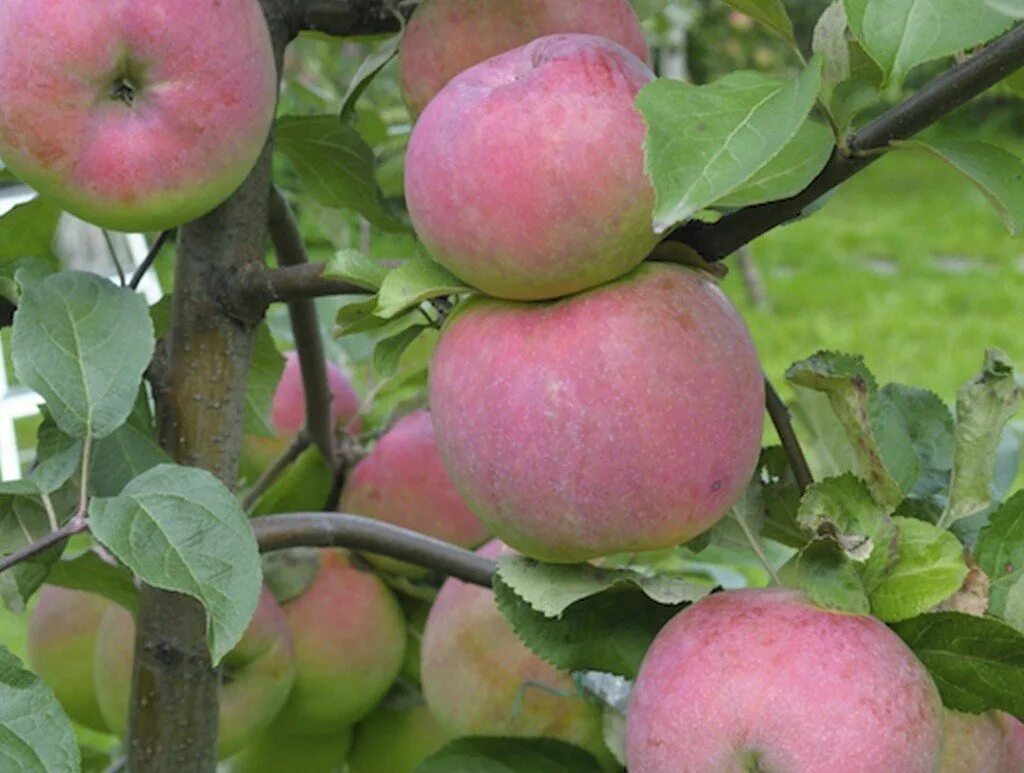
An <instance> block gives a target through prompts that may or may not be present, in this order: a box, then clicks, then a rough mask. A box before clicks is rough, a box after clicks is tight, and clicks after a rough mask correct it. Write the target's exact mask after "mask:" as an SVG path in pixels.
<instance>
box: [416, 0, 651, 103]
mask: <svg viewBox="0 0 1024 773" xmlns="http://www.w3.org/2000/svg"><path fill="white" fill-rule="evenodd" d="M558 32H582V33H586V34H590V35H601V36H603V37H606V38H610V39H611V40H614V41H615V42H616V43H619V44H620V45H622V46H624V47H626V48H628V49H629V50H630V51H632V52H633V53H634V54H636V55H637V56H638V57H639V58H640V59H642V60H643V61H644V62H647V63H648V64H650V54H649V52H648V51H647V43H646V42H645V41H644V32H643V30H642V29H641V27H640V20H639V19H637V17H636V12H635V11H634V10H633V6H632V5H631V4H630V3H629V1H628V0H588V1H587V2H586V3H581V2H579V1H578V0H425V2H423V3H421V4H420V5H419V6H418V7H417V8H416V12H415V13H414V14H413V15H412V19H410V20H409V24H408V25H407V26H406V28H405V33H404V34H403V35H402V46H401V48H400V49H399V68H400V78H401V81H402V92H403V94H404V95H405V101H406V103H407V104H408V105H409V108H410V109H411V110H412V111H413V113H420V112H422V111H423V108H424V107H426V105H427V103H428V102H429V101H430V100H431V99H433V98H434V95H435V94H437V92H439V91H440V90H441V89H442V88H443V87H444V85H445V84H446V83H448V81H450V80H451V79H452V78H454V77H455V76H456V75H458V74H459V73H460V72H462V71H463V70H468V69H469V68H470V67H472V66H473V65H475V64H479V63H480V62H482V61H484V60H485V59H490V58H491V57H492V56H495V55H497V54H501V53H504V52H505V51H508V50H509V49H511V48H517V47H518V46H522V45H526V44H527V43H529V42H530V41H531V40H535V39H536V38H540V37H543V36H545V35H553V34H555V33H558Z"/></svg>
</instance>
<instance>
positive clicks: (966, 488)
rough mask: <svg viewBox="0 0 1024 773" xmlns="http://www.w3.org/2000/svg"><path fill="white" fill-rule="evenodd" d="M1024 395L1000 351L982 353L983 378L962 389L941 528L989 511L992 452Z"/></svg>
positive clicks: (994, 453) (957, 399) (957, 400)
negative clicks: (950, 473)
mask: <svg viewBox="0 0 1024 773" xmlns="http://www.w3.org/2000/svg"><path fill="white" fill-rule="evenodd" d="M1022 392H1024V390H1022V389H1021V387H1020V386H1019V385H1018V384H1017V380H1016V378H1015V377H1014V373H1013V365H1011V364H1010V361H1009V360H1008V359H1007V358H1006V355H1005V354H1004V353H1003V352H1001V351H999V350H998V349H989V350H988V351H986V352H985V364H984V366H983V367H982V370H981V373H979V374H978V375H977V376H976V377H975V378H973V379H971V380H970V381H968V382H967V383H966V384H964V386H963V387H961V388H960V391H959V392H958V393H957V398H956V451H955V454H954V459H953V479H952V482H951V483H950V487H949V502H948V503H947V505H946V509H945V511H944V512H943V513H942V517H941V519H940V520H939V525H940V526H944V527H945V526H949V525H950V524H953V523H956V522H957V521H959V520H961V519H962V518H969V517H970V516H972V515H974V514H976V513H978V512H980V511H982V510H984V509H985V508H986V507H988V506H989V504H990V502H991V494H990V491H989V486H990V484H991V481H992V472H993V468H994V465H995V460H996V451H997V449H998V448H999V442H1000V440H1001V439H1002V433H1003V428H1004V427H1005V426H1006V423H1007V422H1008V421H1009V420H1010V419H1011V418H1013V415H1014V414H1015V413H1016V412H1017V408H1018V407H1019V405H1020V402H1021V395H1022Z"/></svg>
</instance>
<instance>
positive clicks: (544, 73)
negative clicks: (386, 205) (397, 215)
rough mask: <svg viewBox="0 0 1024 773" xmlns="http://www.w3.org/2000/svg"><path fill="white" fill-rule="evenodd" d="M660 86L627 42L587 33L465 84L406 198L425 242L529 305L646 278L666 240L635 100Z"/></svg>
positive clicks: (430, 111)
mask: <svg viewBox="0 0 1024 773" xmlns="http://www.w3.org/2000/svg"><path fill="white" fill-rule="evenodd" d="M582 12H584V13H585V12H586V11H582ZM653 78H654V73H652V72H651V70H650V68H649V67H648V66H647V65H646V64H644V62H642V61H641V60H640V59H638V58H637V57H636V56H635V55H634V54H632V53H630V52H629V51H627V50H626V49H625V48H623V47H622V46H620V45H618V44H617V43H613V42H612V41H610V40H608V39H606V38H601V37H597V36H594V35H580V34H565V35H551V36H548V37H543V38H539V39H538V40H535V41H533V42H532V43H528V44H527V45H525V46H521V47H520V48H516V49H513V50H511V51H507V52H506V53H504V54H500V55H498V56H495V57H493V58H491V59H488V60H486V61H484V62H481V63H480V64H478V65H476V66H474V67H471V68H470V69H468V70H466V71H465V72H463V73H461V74H460V75H457V76H456V77H455V78H453V79H452V80H451V81H450V82H449V83H448V85H447V86H445V87H444V89H442V90H441V92H440V93H439V94H438V95H437V96H436V97H435V98H434V99H433V100H432V101H431V102H430V104H429V105H428V106H427V108H426V110H424V111H423V115H421V116H420V119H419V121H417V123H416V125H415V127H413V131H412V136H411V137H410V139H409V149H408V154H407V156H406V165H405V194H406V200H407V203H408V206H409V214H410V216H411V218H412V223H413V226H414V228H415V230H416V233H417V235H418V236H419V237H420V239H421V240H422V242H423V244H424V245H425V246H426V247H427V248H428V249H429V251H430V252H431V253H432V254H433V256H434V257H435V258H436V259H437V261H438V262H439V263H441V264H443V265H444V266H445V267H446V268H448V270H450V271H451V272H452V273H453V274H455V275H456V276H457V277H459V278H460V279H462V280H463V281H464V282H467V283H468V284H470V285H473V286H474V287H477V288H479V289H480V290H483V291H484V292H485V293H488V294H490V295H495V296H499V297H502V298H513V299H519V300H536V299H542V298H554V297H557V296H562V295H567V294H569V293H574V292H578V291H580V290H584V289H586V288H588V287H594V286H595V285H598V284H601V283H602V282H607V281H609V280H612V279H615V278H616V277H619V276H622V275H623V274H625V273H626V272H628V271H629V270H630V269H632V268H634V267H635V266H636V265H638V264H639V263H640V262H641V261H642V260H643V259H644V258H645V257H646V256H647V254H648V253H649V252H650V251H651V249H652V248H653V247H654V246H655V244H656V243H657V242H658V236H657V235H655V233H654V231H653V227H652V217H651V212H652V210H653V207H654V191H653V190H652V188H651V184H650V182H649V181H648V179H647V176H646V174H645V173H644V150H643V145H644V136H645V133H646V129H645V126H644V122H643V119H642V118H641V115H640V112H639V111H638V110H637V109H636V107H635V106H634V104H633V100H634V98H635V97H636V95H637V92H638V91H639V90H640V89H641V87H643V86H644V85H645V84H646V83H648V82H649V81H651V80H653ZM584 117H585V120H584Z"/></svg>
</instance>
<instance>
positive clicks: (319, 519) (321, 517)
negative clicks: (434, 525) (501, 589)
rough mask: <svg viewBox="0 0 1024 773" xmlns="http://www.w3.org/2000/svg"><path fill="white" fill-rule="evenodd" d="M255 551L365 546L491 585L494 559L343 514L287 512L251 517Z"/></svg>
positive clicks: (371, 549)
mask: <svg viewBox="0 0 1024 773" xmlns="http://www.w3.org/2000/svg"><path fill="white" fill-rule="evenodd" d="M250 523H252V528H253V531H254V532H255V533H256V541H257V542H258V543H259V546H260V550H261V551H262V552H264V553H268V552H271V551H274V550H284V549H285V548H294V547H322V548H326V547H343V548H350V549H352V550H365V551H367V552H368V553H377V554H380V555H383V556H389V557H390V558H397V559H398V560H400V561H406V562H408V563H410V564H416V565H417V566H423V567H426V568H428V569H433V570H436V571H438V572H441V573H442V574H447V575H450V576H452V577H457V578H459V579H460V580H464V581H465V582H469V583H473V584H474V585H482V586H483V587H485V588H489V587H491V578H492V577H493V575H494V571H495V567H496V564H495V562H494V561H492V560H491V559H489V558H484V557H483V556H478V555H477V554H476V553H473V552H471V551H469V550H464V549H463V548H460V547H456V546H455V545H451V544H449V543H447V542H443V541H441V540H439V539H434V538H433V537H428V536H426V535H424V534H420V533H418V532H415V531H411V530H410V529H403V528H401V527H400V526H393V525H392V524H390V523H384V522H383V521H377V520H374V519H373V518H363V517H362V516H358V515H349V514H347V513H288V514H286V515H265V516H262V517H260V518H253V519H252V521H250Z"/></svg>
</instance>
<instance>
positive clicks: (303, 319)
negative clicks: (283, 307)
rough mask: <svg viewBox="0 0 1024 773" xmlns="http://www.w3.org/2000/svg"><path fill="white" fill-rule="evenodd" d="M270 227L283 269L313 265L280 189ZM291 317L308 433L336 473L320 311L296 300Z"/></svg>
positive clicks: (273, 197)
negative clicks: (318, 313) (304, 396)
mask: <svg viewBox="0 0 1024 773" xmlns="http://www.w3.org/2000/svg"><path fill="white" fill-rule="evenodd" d="M268 227H269V232H270V238H271V241H272V242H273V243H274V251H275V252H276V253H277V261H278V263H280V264H281V265H282V266H302V265H306V264H308V263H309V256H308V255H307V254H306V245H305V243H304V242H303V239H302V232H301V231H300V230H299V224H298V222H297V221H296V220H295V214H294V213H293V212H292V209H291V207H290V206H289V205H288V202H287V200H286V199H285V197H284V194H282V193H281V191H280V190H278V189H277V188H276V187H274V188H272V189H271V195H270V212H269V221H268ZM288 315H289V316H290V317H291V322H292V332H293V333H294V335H295V349H296V350H297V351H298V354H299V369H300V370H301V371H302V388H303V390H304V391H305V395H306V432H307V434H308V435H309V437H310V440H312V441H313V443H314V444H316V446H317V448H319V449H320V453H322V454H323V455H324V459H326V460H327V463H328V464H329V465H330V467H331V469H332V470H336V469H337V465H338V460H337V454H335V443H334V418H333V415H332V413H331V403H332V401H333V394H332V393H331V388H330V385H329V383H328V381H327V362H326V359H325V356H324V342H323V338H322V337H321V334H320V320H319V319H318V318H317V315H316V307H315V306H314V305H313V301H312V300H311V299H309V298H302V299H297V300H293V301H291V302H290V303H289V304H288Z"/></svg>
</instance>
